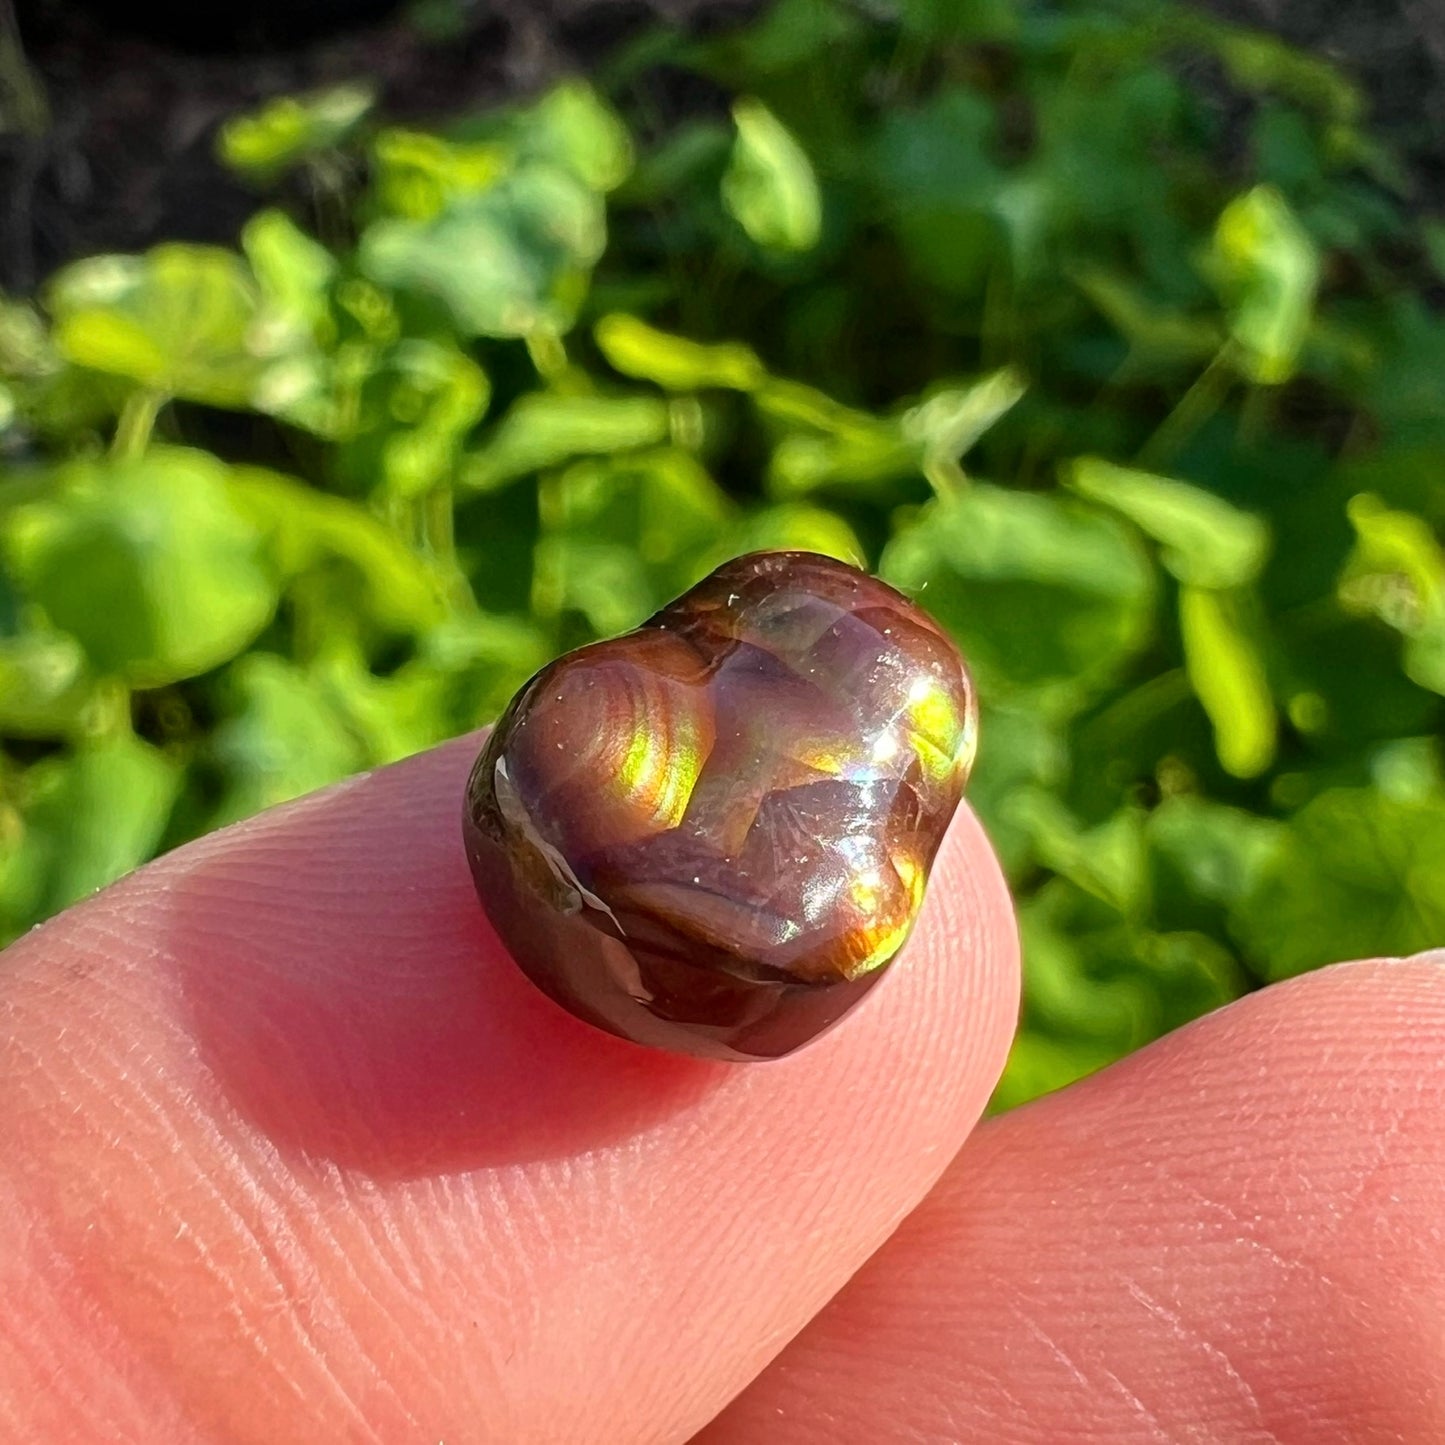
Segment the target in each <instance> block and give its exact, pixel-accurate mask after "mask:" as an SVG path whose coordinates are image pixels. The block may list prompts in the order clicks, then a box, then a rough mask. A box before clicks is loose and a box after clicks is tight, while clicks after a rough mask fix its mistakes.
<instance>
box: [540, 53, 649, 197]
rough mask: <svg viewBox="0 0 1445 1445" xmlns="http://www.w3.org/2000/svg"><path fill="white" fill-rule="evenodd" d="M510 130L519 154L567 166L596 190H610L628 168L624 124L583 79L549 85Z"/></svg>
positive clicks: (629, 157)
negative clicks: (545, 92) (549, 87)
mask: <svg viewBox="0 0 1445 1445" xmlns="http://www.w3.org/2000/svg"><path fill="white" fill-rule="evenodd" d="M512 133H513V136H514V137H515V144H516V145H517V147H518V150H519V151H520V153H521V154H522V155H523V156H525V157H533V156H538V157H542V158H544V159H546V160H549V161H555V162H556V163H557V164H559V165H563V166H566V167H567V169H568V170H570V171H571V172H572V173H573V175H575V176H576V177H577V178H578V180H580V181H582V182H584V183H585V184H586V185H587V186H588V187H590V188H591V189H592V190H594V191H597V192H599V193H605V192H607V191H615V190H616V189H617V187H618V186H620V185H621V184H622V183H623V181H625V180H626V179H627V177H628V175H629V173H630V172H631V170H632V161H633V153H632V138H631V136H629V135H628V133H627V127H626V125H624V124H623V121H622V118H621V117H620V116H619V115H618V114H617V112H616V111H615V110H613V109H612V107H611V106H610V105H608V104H607V103H606V102H605V101H604V100H602V98H601V97H600V96H599V95H598V94H597V92H596V91H595V90H593V89H592V87H591V86H590V85H588V84H587V82H586V81H585V80H579V79H571V80H564V81H563V82H562V84H560V85H558V86H554V87H553V88H552V89H551V90H550V91H548V92H547V94H546V95H544V96H543V97H542V98H541V99H540V100H539V101H536V102H535V103H534V104H532V105H530V106H528V107H527V108H526V109H525V110H524V111H522V112H521V114H520V115H519V116H518V117H517V119H516V121H515V123H514V126H513V128H512Z"/></svg>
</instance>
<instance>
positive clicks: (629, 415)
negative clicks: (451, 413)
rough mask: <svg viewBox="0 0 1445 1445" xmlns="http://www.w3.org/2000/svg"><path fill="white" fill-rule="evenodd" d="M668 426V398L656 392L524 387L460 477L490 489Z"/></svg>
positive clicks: (620, 448) (660, 436)
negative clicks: (576, 392) (608, 393)
mask: <svg viewBox="0 0 1445 1445" xmlns="http://www.w3.org/2000/svg"><path fill="white" fill-rule="evenodd" d="M668 430H669V412H668V408H667V403H666V402H664V401H661V400H659V399H657V398H656V397H650V396H630V397H603V396H554V395H552V394H550V393H548V392H529V393H528V394H527V395H525V396H523V397H521V398H519V399H518V400H517V401H516V402H515V403H514V404H513V406H512V407H511V409H510V410H509V411H508V412H507V414H506V415H505V416H504V417H503V418H502V419H501V421H499V422H498V423H497V425H496V426H495V427H494V428H493V429H492V432H491V434H490V435H489V436H488V437H487V438H486V440H485V442H484V443H483V445H482V447H481V449H480V450H478V451H476V452H474V453H472V455H471V456H470V457H469V458H468V459H467V461H466V462H465V464H464V465H463V468H462V472H461V478H460V480H461V482H462V484H463V485H464V486H467V487H472V488H475V489H478V490H489V489H492V488H495V487H500V486H503V485H505V484H506V483H507V482H510V481H514V480H515V479H516V478H518V477H524V476H526V475H527V474H528V473H529V472H538V471H542V470H544V469H546V468H547V467H554V466H556V465H558V464H559V463H560V462H565V461H570V460H571V459H572V458H573V457H576V456H585V455H587V454H588V453H598V452H601V453H607V452H624V451H632V450H634V449H635V448H640V447H649V446H655V445H656V444H657V443H659V442H663V441H666V440H667V436H668Z"/></svg>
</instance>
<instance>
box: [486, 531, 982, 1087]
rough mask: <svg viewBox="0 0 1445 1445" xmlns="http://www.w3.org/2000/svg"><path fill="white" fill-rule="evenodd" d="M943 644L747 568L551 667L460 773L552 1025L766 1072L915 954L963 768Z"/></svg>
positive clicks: (500, 904) (954, 680) (886, 611)
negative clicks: (564, 1021) (910, 951)
mask: <svg viewBox="0 0 1445 1445" xmlns="http://www.w3.org/2000/svg"><path fill="white" fill-rule="evenodd" d="M976 738H977V710H976V704H975V699H974V693H973V688H972V686H971V685H970V682H969V678H968V673H967V671H966V669H965V668H964V665H963V662H962V660H961V659H960V657H959V655H958V651H957V649H956V648H955V647H954V645H953V643H952V642H951V641H950V640H949V639H948V638H947V637H946V636H945V635H944V634H943V632H942V631H940V629H939V628H938V627H937V625H936V624H935V623H934V622H933V621H932V620H931V619H930V618H929V617H928V616H926V615H925V614H924V613H923V612H922V611H921V610H920V609H919V608H918V607H916V606H914V604H913V603H912V602H910V601H909V600H908V599H907V598H905V597H903V596H902V595H901V594H899V593H897V592H895V591H894V590H893V589H892V588H891V587H889V586H887V585H886V584H885V583H882V582H879V581H878V580H877V579H875V578H872V577H869V576H868V575H866V574H865V573H863V572H859V571H857V570H856V569H855V568H852V567H849V566H847V565H845V564H844V563H842V562H837V561H834V560H832V559H831V558H828V557H821V556H816V555H814V554H812V553H807V552H763V553H756V554H754V555H752V556H747V557H739V558H736V559H735V560H733V561H731V562H728V563H725V564H724V565H723V566H722V567H719V568H718V570H717V571H716V572H714V573H712V574H711V575H710V576H708V577H706V578H705V579H704V580H703V581H702V582H700V583H698V585H697V586H696V587H694V588H693V589H692V590H691V591H690V592H687V593H685V594H684V595H683V596H682V597H680V598H678V599H677V601H675V602H673V603H672V604H671V605H669V606H667V607H665V608H663V610H662V611H661V612H659V613H658V614H657V615H656V616H655V617H653V618H651V619H650V620H649V621H647V622H645V623H644V624H643V625H642V626H641V627H639V628H638V629H637V630H636V631H635V632H630V633H627V634H626V635H625V636H622V637H617V638H613V639H611V640H610V641H607V642H598V643H594V644H592V645H591V646H589V647H583V648H580V649H578V650H577V651H576V652H572V653H569V654H568V655H567V656H565V657H562V658H559V659H558V660H557V661H556V662H554V663H551V664H550V665H549V666H547V667H545V668H544V669H543V670H542V671H541V672H539V673H538V674H537V675H536V677H534V678H533V679H532V680H531V681H530V682H529V683H528V684H527V685H526V686H525V687H524V688H523V689H522V690H521V692H519V693H518V694H517V696H516V698H514V699H513V701H512V703H511V705H510V706H509V707H508V708H507V710H506V712H505V713H504V714H503V716H502V718H501V720H500V721H499V722H498V724H497V727H496V729H495V731H494V732H493V733H492V735H491V737H490V739H489V740H488V743H487V746H486V748H485V749H484V750H483V752H482V755H481V757H480V758H478V760H477V763H476V766H475V767H474V768H473V770H472V774H471V778H470V780H469V782H468V786H467V797H466V817H465V830H466V844H467V853H468V857H469V859H470V861H471V865H472V874H473V877H474V878H475V880H476V885H477V891H478V893H479V894H480V896H481V899H482V902H483V905H484V906H485V908H486V910H487V913H488V915H489V917H490V918H491V920H492V923H493V925H494V927H495V928H496V930H497V932H498V933H499V934H500V936H501V938H502V940H503V941H504V942H505V943H506V945H507V947H508V948H509V949H510V951H511V953H512V955H513V957H514V958H515V959H516V960H517V962H518V964H520V965H521V967H522V968H523V969H524V970H525V971H526V973H527V974H528V976H529V977H531V978H532V979H533V981H534V982H535V983H536V984H537V985H538V986H539V987H541V988H542V989H544V990H545V991H546V992H547V993H548V994H550V995H551V996H552V997H553V998H555V999H556V1000H557V1001H558V1002H559V1003H561V1004H562V1005H563V1006H564V1007H566V1008H567V1009H569V1010H571V1012H572V1013H574V1014H577V1015H578V1016H579V1017H581V1018H584V1019H587V1020H589V1021H590V1022H592V1023H594V1024H596V1025H598V1026H599V1027H601V1028H604V1029H608V1030H610V1031H611V1032H612V1033H615V1034H620V1035H621V1036H622V1037H624V1038H628V1039H633V1040H636V1041H637V1042H639V1043H643V1044H651V1045H655V1046H658V1047H662V1048H668V1049H674V1050H681V1051H684V1052H688V1053H693V1054H701V1055H705V1056H709V1057H714V1058H725V1059H756V1058H776V1057H779V1056H781V1055H783V1054H786V1053H789V1052H791V1051H792V1050H793V1049H796V1048H798V1047H799V1046H800V1045H802V1044H805V1043H807V1042H808V1041H809V1040H811V1039H813V1038H816V1037H817V1036H818V1035H819V1034H820V1033H822V1032H823V1030H825V1029H826V1028H828V1027H829V1026H830V1025H831V1024H833V1023H835V1022H836V1021H837V1020H838V1019H839V1018H841V1017H842V1015H843V1014H844V1013H846V1012H847V1011H848V1010H849V1009H850V1008H851V1007H852V1006H853V1005H854V1004H856V1003H857V1002H858V1000H859V999H860V998H862V996H863V995H864V994H865V993H866V992H867V991H868V989H869V988H871V987H872V986H873V984H874V983H875V982H876V981H877V980H878V978H879V977H880V975H881V974H882V972H883V969H884V965H886V964H887V963H888V962H889V961H890V960H891V959H892V958H893V957H894V955H895V954H896V953H897V951H898V949H899V946H900V945H901V944H902V942H903V940H904V938H905V937H906V936H907V934H908V931H909V929H910V927H911V926H912V924H913V921H914V919H915V918H916V917H917V915H918V909H919V906H920V904H921V902H922V899H923V889H924V884H925V881H926V879H927V877H928V870H929V868H930V867H931V865H932V863H933V858H934V855H935V853H936V852H937V851H938V845H939V843H940V841H941V840H942V837H943V833H944V830H945V828H946V827H947V826H948V822H949V819H950V818H951V817H952V816H953V813H954V810H955V808H956V807H957V806H958V802H959V798H960V797H961V795H962V792H963V785H964V782H965V781H966V779H967V776H968V770H969V767H970V765H971V764H972V761H973V756H974V750H975V743H976Z"/></svg>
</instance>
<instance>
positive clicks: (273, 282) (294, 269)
mask: <svg viewBox="0 0 1445 1445" xmlns="http://www.w3.org/2000/svg"><path fill="white" fill-rule="evenodd" d="M241 250H242V251H243V252H245V255H246V259H247V260H248V261H249V262H250V263H251V271H252V273H253V274H254V275H255V277H256V281H257V283H258V285H259V286H260V288H261V294H262V296H263V297H264V298H265V300H266V302H267V310H268V312H270V313H271V315H272V317H273V318H275V320H278V321H284V322H286V323H289V324H290V325H291V326H292V327H294V328H295V331H296V333H297V335H298V336H299V337H302V338H305V339H307V340H312V339H315V340H320V341H323V342H326V341H330V340H332V339H333V333H334V330H335V328H334V325H333V323H332V320H331V306H330V289H331V285H332V283H333V282H334V281H335V280H336V277H337V273H338V272H339V270H340V265H339V263H338V262H337V260H336V257H335V256H333V255H332V254H331V252H330V251H328V250H327V249H326V247H325V246H323V245H322V244H321V243H320V242H319V241H315V240H312V238H311V237H310V236H308V235H307V234H306V233H305V232H304V231H303V230H302V229H301V228H300V227H299V226H298V225H297V224H296V223H295V222H294V221H293V220H292V219H291V218H290V216H288V215H287V214H286V213H285V212H284V211H276V210H265V211H257V212H256V214H255V215H254V216H252V217H251V219H250V220H249V221H247V222H246V224H245V226H244V227H243V228H242V230H241Z"/></svg>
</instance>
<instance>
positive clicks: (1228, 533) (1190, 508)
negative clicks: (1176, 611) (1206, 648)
mask: <svg viewBox="0 0 1445 1445" xmlns="http://www.w3.org/2000/svg"><path fill="white" fill-rule="evenodd" d="M1066 478H1067V481H1068V483H1069V485H1070V486H1071V487H1073V489H1074V490H1075V491H1076V492H1078V493H1080V494H1081V495H1082V496H1085V497H1088V498H1089V499H1090V500H1091V501H1095V502H1101V503H1102V504H1103V505H1104V506H1106V507H1112V508H1113V509H1114V510H1115V511H1116V512H1119V513H1121V514H1122V515H1123V516H1125V517H1128V519H1129V520H1130V521H1131V522H1133V523H1134V525H1135V526H1137V527H1138V528H1139V529H1140V531H1142V532H1144V533H1145V534H1146V535H1147V536H1149V537H1152V538H1153V539H1154V540H1155V541H1156V542H1158V543H1159V544H1160V546H1161V547H1162V548H1163V551H1162V553H1161V557H1160V560H1161V561H1162V562H1163V563H1164V565H1165V567H1167V568H1168V569H1169V571H1170V572H1172V573H1173V574H1174V576H1175V577H1177V578H1178V579H1179V580H1180V581H1181V582H1187V583H1191V584H1193V585H1194V586H1197V587H1239V586H1243V585H1244V584H1245V583H1247V582H1252V581H1254V579H1255V578H1256V577H1258V576H1259V574H1260V572H1261V571H1262V570H1263V568H1264V563H1265V559H1266V558H1267V557H1268V555H1269V526H1268V524H1267V523H1265V522H1264V521H1263V520H1262V519H1261V518H1259V517H1256V516H1254V515H1253V514H1252V513H1249V512H1242V511H1240V510H1239V508H1238V507H1233V506H1231V505H1230V504H1229V503H1228V502H1225V501H1222V500H1221V499H1220V498H1219V497H1216V496H1213V495H1211V494H1210V493H1209V492H1205V491H1201V490H1200V489H1199V488H1198V487H1191V486H1188V485H1186V484H1185V483H1183V482H1176V481H1174V480H1173V479H1172V478H1168V477H1159V476H1155V475H1154V474H1153V473H1151V472H1140V471H1134V470H1132V469H1130V468H1128V467H1120V466H1115V465H1114V464H1113V463H1112V462H1106V461H1103V460H1102V459H1101V458H1099V457H1080V458H1079V459H1078V460H1076V461H1074V462H1072V463H1070V464H1069V466H1068V468H1067V471H1066Z"/></svg>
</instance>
